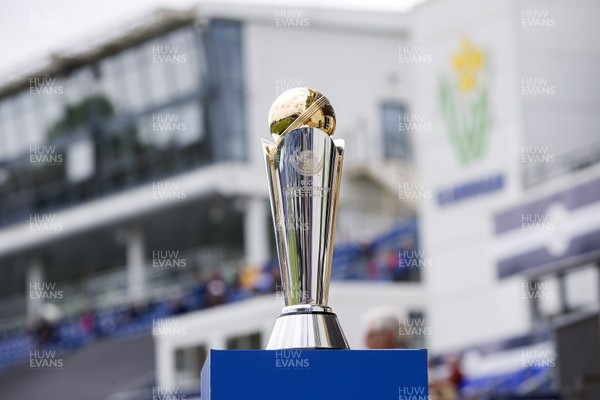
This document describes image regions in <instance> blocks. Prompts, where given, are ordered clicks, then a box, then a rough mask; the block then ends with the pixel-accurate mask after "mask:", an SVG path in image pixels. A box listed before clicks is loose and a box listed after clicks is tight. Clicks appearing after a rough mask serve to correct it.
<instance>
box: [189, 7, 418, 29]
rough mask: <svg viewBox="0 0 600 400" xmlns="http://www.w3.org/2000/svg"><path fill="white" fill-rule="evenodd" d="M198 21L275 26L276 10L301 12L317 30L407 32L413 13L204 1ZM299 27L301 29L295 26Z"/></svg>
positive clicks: (199, 8)
mask: <svg viewBox="0 0 600 400" xmlns="http://www.w3.org/2000/svg"><path fill="white" fill-rule="evenodd" d="M196 10H197V12H198V17H197V18H198V20H199V21H202V20H210V19H219V18H220V19H231V20H238V21H242V22H251V23H252V22H254V23H263V24H269V25H272V26H273V27H275V16H276V12H290V11H292V12H300V13H301V14H300V15H301V17H303V18H304V17H306V18H308V22H309V27H307V28H304V29H308V30H310V28H317V29H340V28H341V29H351V30H353V31H356V32H365V31H367V32H369V31H370V32H377V33H400V34H408V31H409V19H410V14H409V13H405V12H400V11H373V10H362V9H352V8H346V9H338V8H321V7H314V6H300V5H299V6H293V5H288V4H286V5H281V6H275V5H249V4H240V3H224V2H218V1H206V2H201V3H199V4H198V6H197V7H196ZM296 29H298V30H300V29H302V28H296Z"/></svg>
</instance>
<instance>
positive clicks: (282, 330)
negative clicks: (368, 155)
mask: <svg viewBox="0 0 600 400" xmlns="http://www.w3.org/2000/svg"><path fill="white" fill-rule="evenodd" d="M335 125H336V120H335V113H334V111H333V107H332V106H331V104H330V103H329V100H328V99H327V98H326V97H325V96H323V95H322V94H321V93H319V92H317V91H314V90H312V89H307V88H295V89H290V90H288V91H286V92H284V93H283V94H281V95H280V96H279V97H278V98H277V99H276V100H275V102H274V103H273V105H272V106H271V110H270V111H269V128H270V131H271V135H272V137H273V139H274V140H275V143H271V142H269V141H266V140H263V141H262V142H263V152H264V158H265V165H266V170H267V178H268V179H267V180H268V184H269V192H270V199H271V213H272V215H273V225H274V228H275V240H276V243H277V253H278V257H279V267H280V270H281V281H282V287H281V293H282V294H283V298H284V300H285V306H286V307H284V308H283V311H282V314H281V315H280V316H279V318H277V320H276V322H275V327H274V329H273V333H272V334H271V338H270V340H269V343H268V344H267V349H268V350H273V349H290V348H328V349H348V348H349V347H348V342H347V341H346V337H345V336H344V333H343V332H342V328H341V326H340V324H339V322H338V318H337V316H336V315H335V314H334V313H333V312H332V309H331V308H330V307H328V306H327V304H328V297H329V282H330V279H331V263H332V258H333V237H334V233H335V220H336V212H337V205H338V198H339V192H340V183H341V173H342V162H343V156H344V141H343V140H333V139H332V136H333V133H334V131H335Z"/></svg>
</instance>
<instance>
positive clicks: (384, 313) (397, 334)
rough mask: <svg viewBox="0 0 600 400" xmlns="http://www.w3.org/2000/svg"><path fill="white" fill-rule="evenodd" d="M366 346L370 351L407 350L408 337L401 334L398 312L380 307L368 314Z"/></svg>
mask: <svg viewBox="0 0 600 400" xmlns="http://www.w3.org/2000/svg"><path fill="white" fill-rule="evenodd" d="M365 321H366V327H367V334H366V337H365V345H366V346H367V348H369V349H406V348H407V340H406V335H402V334H401V327H402V325H401V324H400V319H399V318H398V315H397V313H396V310H394V309H393V308H390V307H378V308H374V309H372V310H370V311H369V312H367V314H366V317H365Z"/></svg>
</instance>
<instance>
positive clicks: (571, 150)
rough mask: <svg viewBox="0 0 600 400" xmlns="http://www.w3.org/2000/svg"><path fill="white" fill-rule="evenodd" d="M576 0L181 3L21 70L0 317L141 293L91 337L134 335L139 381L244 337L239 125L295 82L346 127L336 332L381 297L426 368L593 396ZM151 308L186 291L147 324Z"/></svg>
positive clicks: (8, 93) (258, 333)
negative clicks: (453, 361) (149, 347)
mask: <svg viewBox="0 0 600 400" xmlns="http://www.w3.org/2000/svg"><path fill="white" fill-rule="evenodd" d="M599 13H600V10H598V8H597V6H596V5H594V4H593V3H592V2H590V1H584V0H578V1H574V2H570V3H569V4H564V3H562V2H559V1H557V0H552V1H546V2H541V1H534V0H526V1H517V0H511V1H504V2H493V1H484V2H481V1H475V0H431V1H429V2H426V3H424V4H422V5H420V6H417V7H416V8H415V9H413V10H412V11H410V12H409V13H383V12H365V11H350V10H328V9H318V8H275V7H265V6H247V5H244V6H239V5H227V4H219V3H216V2H215V3H201V4H199V5H198V7H196V8H194V9H192V10H188V11H173V10H162V11H160V12H157V13H155V14H153V15H151V16H150V17H148V18H146V19H143V20H141V21H140V22H139V23H137V24H136V25H135V26H129V27H127V29H125V30H122V31H119V30H117V31H114V32H109V33H110V34H103V35H100V36H99V37H101V38H102V40H100V41H97V42H94V41H87V42H86V41H81V42H80V43H79V44H80V45H82V47H81V48H73V50H71V51H66V52H64V53H60V54H56V55H55V56H53V57H52V58H51V59H49V60H47V63H46V64H45V65H36V66H35V69H34V70H32V71H22V72H21V73H20V74H19V75H18V76H16V77H14V78H13V79H11V80H7V81H5V82H4V83H3V84H2V86H1V87H0V135H1V136H2V141H3V143H5V144H6V145H5V146H3V147H2V148H0V187H1V188H2V190H1V191H0V204H1V207H0V265H1V266H2V268H3V269H4V271H5V276H8V277H9V279H6V280H3V281H2V282H0V290H1V292H0V293H2V296H3V300H2V301H1V302H0V317H1V318H2V321H3V326H6V327H7V330H8V328H10V329H12V330H14V331H15V332H21V331H22V329H23V327H25V326H26V324H27V323H29V324H33V323H35V321H37V320H38V319H39V318H40V317H41V316H43V317H45V318H46V319H51V320H56V321H59V320H70V319H72V318H75V317H78V316H79V315H80V314H81V313H83V312H85V311H86V310H94V312H96V313H97V314H98V320H99V321H105V322H103V323H104V324H105V325H106V326H108V325H110V324H109V322H106V321H109V320H110V319H111V318H112V319H114V318H115V317H114V315H113V314H114V312H115V311H114V310H121V311H122V312H125V313H129V315H131V314H132V313H133V314H135V315H136V318H137V314H139V313H141V312H142V311H140V308H143V309H144V310H145V309H146V308H148V309H149V310H150V311H148V312H147V314H144V315H147V317H146V318H142V319H141V320H136V321H135V323H134V324H130V326H129V328H127V330H126V332H125V331H121V330H120V329H119V328H118V327H114V326H113V327H112V328H111V329H112V330H108V328H106V329H105V331H106V332H108V331H110V332H111V334H115V335H117V334H118V335H141V334H143V333H145V334H146V335H148V334H149V332H150V331H153V332H154V343H155V356H156V362H155V378H156V383H157V384H158V385H160V386H162V387H173V386H178V387H183V388H185V389H186V390H188V391H189V392H190V393H194V388H195V387H197V385H198V383H197V382H198V379H199V369H200V367H201V365H202V362H203V357H204V355H205V353H206V350H207V349H209V348H229V349H236V348H264V346H265V345H266V341H267V340H268V337H269V334H270V332H271V329H272V327H273V323H274V319H275V317H276V316H277V315H278V313H279V311H280V309H281V307H282V306H283V299H282V298H281V296H278V295H277V290H278V289H279V287H278V283H277V275H276V272H273V271H276V269H275V268H273V264H272V262H273V260H274V257H275V251H274V244H273V242H274V239H273V234H272V223H271V221H270V218H271V217H270V212H269V209H268V195H267V185H266V177H265V173H264V166H263V165H262V162H263V161H262V154H261V149H260V139H261V138H268V128H267V126H266V120H267V113H268V110H269V107H270V105H271V103H272V102H273V100H274V99H275V98H276V97H277V96H278V95H279V94H280V93H282V92H283V91H285V90H287V89H290V88H292V87H296V86H306V87H312V88H315V89H317V90H319V91H320V92H322V93H324V94H325V95H327V97H328V98H329V99H330V101H331V103H332V104H333V106H334V108H335V110H336V116H337V122H338V127H337V129H336V137H338V138H343V139H344V140H345V141H346V156H345V157H346V158H345V161H344V172H343V179H344V180H343V184H342V190H341V199H340V206H339V215H338V224H337V233H336V254H335V256H334V270H333V276H334V283H333V284H332V291H331V305H332V306H333V308H334V310H335V311H336V313H337V314H338V316H339V317H340V321H341V324H342V326H343V327H344V330H345V332H346V334H347V336H348V341H349V343H350V346H351V347H352V348H363V347H364V333H365V332H364V324H363V321H362V319H361V318H362V316H364V315H365V314H366V313H367V312H368V311H369V310H370V309H371V308H373V307H377V306H380V305H391V306H393V307H395V308H396V310H397V312H398V315H399V316H400V317H401V318H402V322H403V324H404V325H408V326H413V325H414V326H416V327H419V326H420V327H421V328H424V331H423V332H422V333H421V334H419V335H416V336H417V337H414V338H412V340H411V345H412V346H420V347H423V346H424V347H427V348H428V349H429V350H430V355H431V357H432V370H431V371H430V372H431V373H432V374H433V375H443V374H444V373H445V371H444V362H443V360H444V357H446V356H448V355H455V354H458V355H460V356H461V357H462V365H463V369H464V373H465V375H466V376H467V377H468V379H467V383H466V384H465V390H466V391H467V393H472V394H478V393H484V392H490V391H492V392H493V391H496V392H502V391H503V390H504V391H510V392H511V393H520V394H528V393H536V392H540V391H547V392H549V393H556V388H557V387H560V388H562V390H563V393H565V394H566V395H574V394H581V395H582V396H587V397H584V398H590V399H591V398H595V397H594V396H595V395H596V393H598V392H595V391H594V390H600V389H599V388H600V383H599V382H598V380H597V375H595V374H597V372H598V371H600V365H598V362H599V361H598V360H600V320H599V315H600V314H599V304H600V273H599V271H598V268H599V265H600V264H599V262H598V261H599V257H600V253H599V250H598V249H600V236H599V235H600V219H599V216H600V211H599V210H596V208H597V207H598V204H597V202H599V201H600V187H599V185H600V164H599V163H598V161H600V145H599V143H600V142H598V140H597V138H596V136H597V135H596V134H595V133H594V129H593V126H595V125H596V123H598V122H600V121H598V118H599V117H598V115H597V113H595V110H597V109H598V106H600V104H599V103H600V97H599V95H598V93H600V90H599V89H600V87H598V85H599V84H600V81H598V80H597V79H594V71H596V70H597V69H598V59H600V58H599V56H600V54H598V50H597V49H594V48H591V47H590V46H589V45H588V43H589V42H590V38H592V37H596V36H598V34H599V33H600V32H598V29H599V28H598V27H597V25H596V24H595V23H594V21H595V20H597V17H598V16H599ZM449 16H451V17H449ZM248 282H251V283H248ZM206 291H208V292H209V293H210V292H212V297H211V299H212V300H214V301H215V303H210V304H205V303H202V302H201V304H200V303H198V299H200V298H202V299H204V297H202V296H205V292H206ZM59 292H60V299H59V298H57V297H59V296H58V294H59ZM273 292H275V293H273ZM231 293H233V294H231ZM256 294H262V295H258V296H255V295H256ZM52 296H54V298H52ZM250 297H252V298H250ZM212 300H211V301H212ZM223 303H230V304H223ZM217 304H218V307H214V308H209V306H210V305H217ZM174 305H175V306H174ZM161 307H162V308H161ZM169 307H171V310H172V308H173V307H183V308H185V309H186V311H190V310H192V311H191V312H187V313H186V314H185V315H181V316H179V318H177V319H176V322H174V323H175V325H174V326H173V325H170V326H169V325H164V323H163V322H160V321H161V320H160V318H163V317H165V316H166V315H167V314H165V313H166V311H165V310H166V308H169ZM205 308H206V309H205ZM144 312H145V311H144ZM169 315H170V314H169ZM25 316H26V317H27V318H25ZM103 318H104V319H103ZM173 321H175V320H173ZM111 323H112V324H113V325H114V320H113V322H111ZM64 329H65V330H67V328H66V327H65V328H64ZM167 331H168V332H167ZM165 332H166V333H165ZM10 335H13V333H11V334H10ZM17 335H18V334H17ZM10 338H12V336H10V337H9V339H10ZM16 340H17V339H15V341H13V342H10V340H8V339H7V341H6V343H9V342H10V343H11V345H13V347H14V348H11V352H12V353H11V354H17V353H18V352H19V351H20V350H19V349H22V348H24V347H23V346H21V347H18V346H17V344H15V343H17V342H16ZM18 343H21V344H22V343H24V342H23V341H21V342H18ZM6 346H8V345H6ZM7 348H8V347H7ZM6 354H8V353H6ZM18 354H20V353H18ZM18 354H17V355H14V356H11V357H12V358H10V360H9V359H7V360H3V361H4V364H6V365H8V364H10V362H13V361H14V360H17V359H18ZM67 361H68V360H67ZM146 389H147V388H146ZM139 390H140V391H143V390H144V388H143V387H142V388H140V389H139ZM138 394H139V393H138Z"/></svg>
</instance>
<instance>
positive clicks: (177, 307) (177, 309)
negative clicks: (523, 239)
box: [169, 297, 188, 315]
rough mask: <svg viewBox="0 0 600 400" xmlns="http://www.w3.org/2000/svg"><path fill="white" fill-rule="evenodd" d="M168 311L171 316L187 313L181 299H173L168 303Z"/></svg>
mask: <svg viewBox="0 0 600 400" xmlns="http://www.w3.org/2000/svg"><path fill="white" fill-rule="evenodd" d="M169 309H170V311H171V314H172V315H180V314H185V313H186V312H188V309H187V307H186V306H185V304H183V301H182V299H181V297H173V298H171V300H170V301H169Z"/></svg>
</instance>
